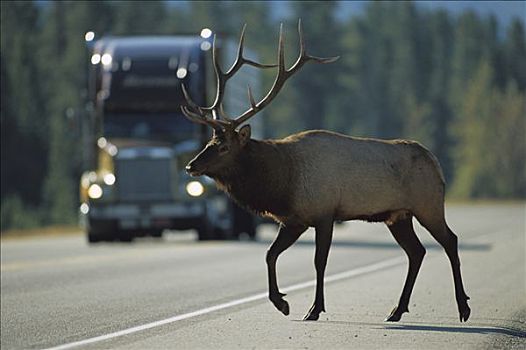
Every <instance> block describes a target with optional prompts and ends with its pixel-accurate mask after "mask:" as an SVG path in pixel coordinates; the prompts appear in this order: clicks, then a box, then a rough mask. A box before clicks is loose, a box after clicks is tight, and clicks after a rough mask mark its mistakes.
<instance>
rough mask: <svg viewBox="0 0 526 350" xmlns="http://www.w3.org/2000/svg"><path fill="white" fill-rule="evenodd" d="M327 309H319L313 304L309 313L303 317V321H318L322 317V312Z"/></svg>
mask: <svg viewBox="0 0 526 350" xmlns="http://www.w3.org/2000/svg"><path fill="white" fill-rule="evenodd" d="M323 311H325V310H324V309H321V310H320V309H318V308H316V306H315V305H313V306H312V307H311V308H310V310H309V312H308V313H307V315H305V317H304V318H303V321H318V319H319V318H320V314H321V313H322V312H323Z"/></svg>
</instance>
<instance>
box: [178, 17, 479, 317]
mask: <svg viewBox="0 0 526 350" xmlns="http://www.w3.org/2000/svg"><path fill="white" fill-rule="evenodd" d="M299 33H300V44H301V51H300V57H299V58H298V60H297V61H296V63H295V64H294V65H293V66H292V67H291V68H290V69H286V68H285V65H284V57H283V36H282V32H281V30H280V39H279V50H278V65H277V66H278V75H277V77H276V80H275V82H274V85H273V86H272V88H271V90H270V92H269V93H268V94H267V95H266V96H265V97H264V98H263V99H262V100H261V101H259V102H258V103H256V102H255V101H254V98H253V96H252V94H251V92H250V88H249V90H248V96H249V101H250V104H251V108H250V109H248V110H247V111H246V112H245V113H243V114H242V115H241V116H239V117H238V118H236V119H231V118H229V117H227V116H226V115H225V113H224V111H223V110H222V107H221V101H222V96H223V94H224V88H225V84H226V81H227V80H228V79H229V78H230V77H231V76H233V74H235V72H236V71H237V70H238V69H239V68H240V67H241V65H243V64H249V65H252V66H256V67H260V68H268V67H273V66H272V65H262V64H259V63H256V62H253V61H250V60H247V59H245V58H244V57H243V38H244V29H243V32H242V34H241V39H240V44H239V50H238V58H237V60H236V62H235V63H234V64H233V66H232V67H231V68H230V69H229V70H228V71H227V72H226V73H223V72H222V71H221V69H220V67H219V64H218V63H217V59H216V57H217V55H216V54H215V47H214V50H213V52H214V66H215V70H216V77H217V82H218V90H217V95H216V99H215V102H214V104H213V105H212V106H210V107H200V106H197V105H196V104H195V103H194V102H193V101H192V100H191V99H190V97H189V96H188V93H187V92H186V89H185V88H184V86H183V92H184V95H185V98H186V100H187V102H188V106H185V107H183V112H184V114H185V115H186V116H187V117H188V118H189V119H190V120H192V121H194V122H198V123H202V124H206V125H209V126H211V127H212V128H213V129H214V135H213V137H212V139H211V140H210V141H209V143H208V144H207V145H206V147H205V148H204V149H203V150H202V151H201V152H200V153H199V154H198V155H197V156H196V157H195V158H194V159H193V160H192V161H191V162H190V163H189V164H188V165H187V167H186V169H187V171H188V172H189V173H190V174H191V175H194V176H198V175H207V176H209V177H211V178H213V179H214V180H215V181H216V183H217V185H218V186H219V188H221V189H222V190H224V191H225V192H227V193H228V194H229V195H230V196H231V197H232V198H233V199H234V200H236V201H237V202H238V203H239V204H240V205H242V206H244V207H246V208H248V209H249V210H252V211H254V212H257V213H259V214H261V215H266V216H270V217H272V218H274V219H275V220H276V221H278V222H279V223H280V227H279V231H278V234H277V237H276V239H275V241H274V242H273V243H272V245H271V246H270V248H269V250H268V251H267V256H266V262H267V268H268V284H269V298H270V300H271V302H272V303H273V304H274V305H275V307H276V308H277V309H278V310H280V311H281V312H282V313H283V314H285V315H288V314H289V305H288V303H287V302H286V301H285V300H284V299H283V296H284V294H282V293H280V292H279V289H278V285H277V280H276V260H277V258H278V256H279V255H280V254H281V253H282V252H283V251H285V250H286V249H287V248H289V247H290V246H291V245H292V244H293V243H294V242H295V241H296V240H297V239H298V238H299V237H300V236H301V234H302V233H303V232H305V230H306V229H307V228H308V227H314V228H315V231H316V238H315V241H316V242H315V243H316V252H315V258H314V263H315V269H316V279H317V285H316V295H315V300H314V303H313V305H312V307H311V309H310V310H309V312H308V313H307V315H306V316H305V319H306V320H317V319H318V318H319V314H320V313H321V312H322V311H325V303H324V287H323V279H324V273H325V267H326V264H327V257H328V253H329V249H330V244H331V241H332V233H333V223H334V221H335V220H342V221H345V220H366V221H372V222H385V223H386V225H387V227H388V228H389V230H390V232H391V233H392V235H393V236H394V238H395V240H396V241H397V242H398V244H399V245H400V246H401V247H402V249H403V250H404V251H405V253H406V254H407V256H408V258H409V268H408V272H407V277H406V281H405V284H404V287H403V291H402V294H401V296H400V300H399V302H398V305H397V306H396V307H395V308H394V309H393V311H392V312H391V314H390V315H389V316H388V318H387V319H386V320H387V321H398V320H400V318H401V316H402V314H403V313H404V312H408V304H409V299H410V296H411V292H412V289H413V286H414V283H415V279H416V277H417V274H418V271H419V269H420V265H421V263H422V260H423V257H424V255H425V249H424V247H423V246H422V244H421V243H420V241H419V240H418V238H417V236H416V235H415V232H414V230H413V224H412V219H413V217H415V218H416V219H417V220H418V221H419V222H420V223H421V224H422V225H423V226H424V227H425V228H426V229H427V230H428V231H429V232H430V233H431V235H432V236H433V237H434V238H435V239H436V240H437V241H438V243H440V244H441V245H442V247H443V248H444V249H445V252H446V254H447V256H448V258H449V260H450V262H451V268H452V272H453V279H454V283H455V296H456V301H457V306H458V311H459V317H460V321H467V320H468V318H469V315H470V308H469V306H468V303H467V300H468V299H469V297H468V296H467V295H466V293H465V291H464V287H463V284H462V278H461V272H460V261H459V257H458V248H457V237H456V235H455V234H454V233H453V232H452V231H451V229H450V228H449V227H448V225H447V224H446V221H445V218H444V177H443V175H442V171H441V169H440V165H439V164H438V161H437V159H436V158H435V156H434V155H433V154H432V153H431V152H429V151H428V150H427V149H426V148H425V147H423V146H422V145H420V144H419V143H417V142H414V141H407V140H391V141H385V140H378V139H366V138H355V137H350V136H345V135H341V134H338V133H334V132H329V131H322V130H313V131H306V132H301V133H298V134H294V135H291V136H289V137H287V138H284V139H281V140H261V141H260V140H253V139H251V138H250V126H249V125H244V126H242V127H240V128H238V127H239V126H240V125H241V124H243V123H244V122H245V121H246V120H248V119H249V118H250V117H252V116H253V115H255V114H256V113H257V112H258V111H260V110H261V109H262V108H264V107H265V106H266V105H267V104H268V103H269V102H270V101H271V100H272V99H273V98H274V97H275V96H276V95H277V93H278V92H279V90H280V89H281V87H282V86H283V84H284V82H285V81H286V79H288V78H289V77H290V76H291V75H292V74H294V73H295V72H296V71H297V70H299V68H301V66H302V65H303V64H304V63H306V62H308V61H314V62H318V63H328V62H332V61H334V60H335V59H337V57H336V58H319V57H313V56H309V55H307V54H306V53H305V47H304V43H303V37H302V30H301V22H300V23H299ZM210 116H212V117H210Z"/></svg>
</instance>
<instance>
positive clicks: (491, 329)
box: [381, 324, 526, 338]
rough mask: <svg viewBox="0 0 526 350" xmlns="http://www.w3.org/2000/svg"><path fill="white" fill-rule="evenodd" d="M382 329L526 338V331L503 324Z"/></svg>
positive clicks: (406, 326)
mask: <svg viewBox="0 0 526 350" xmlns="http://www.w3.org/2000/svg"><path fill="white" fill-rule="evenodd" d="M381 329H388V330H405V331H423V332H448V333H468V334H469V333H476V334H486V335H496V334H500V335H509V336H512V337H518V338H526V332H524V331H522V330H520V329H516V328H511V327H502V326H464V327H455V326H441V325H440V326H438V325H416V324H397V325H386V326H383V327H381Z"/></svg>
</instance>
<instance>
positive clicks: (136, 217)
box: [81, 202, 205, 230]
mask: <svg viewBox="0 0 526 350" xmlns="http://www.w3.org/2000/svg"><path fill="white" fill-rule="evenodd" d="M86 211H87V212H86ZM204 215H205V207H204V204H203V203H200V202H191V203H153V204H135V203H134V204H124V203H121V204H105V205H96V206H95V205H91V206H89V207H88V209H87V210H86V207H85V206H84V208H82V209H81V222H82V221H84V222H86V221H87V220H96V221H107V222H113V223H115V224H116V226H117V228H119V229H123V230H134V229H152V228H155V229H189V228H193V227H195V225H196V222H198V221H199V220H200V219H201V218H202V217H203V216H204ZM82 216H84V218H83V217H82Z"/></svg>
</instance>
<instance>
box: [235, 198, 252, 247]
mask: <svg viewBox="0 0 526 350" xmlns="http://www.w3.org/2000/svg"><path fill="white" fill-rule="evenodd" d="M232 205H233V208H232V212H233V221H234V222H233V233H234V237H235V238H237V239H239V237H240V235H241V234H243V233H245V234H247V235H248V237H249V238H250V239H251V240H254V239H256V227H257V224H256V219H255V217H254V215H252V214H250V213H249V212H248V211H246V210H244V209H242V208H240V207H239V206H238V205H237V204H235V203H233V204H232Z"/></svg>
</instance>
